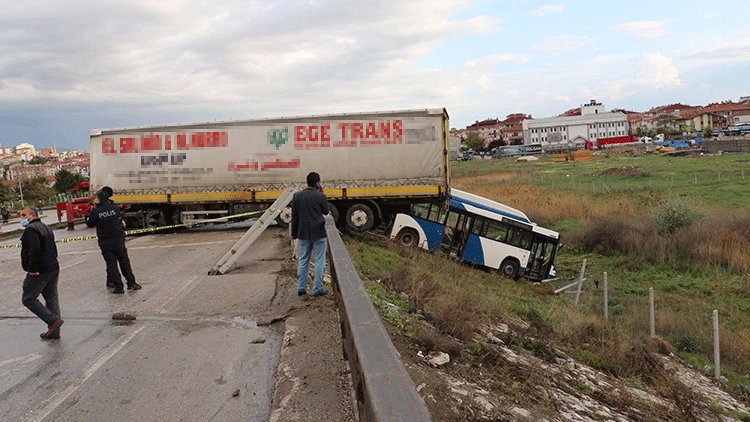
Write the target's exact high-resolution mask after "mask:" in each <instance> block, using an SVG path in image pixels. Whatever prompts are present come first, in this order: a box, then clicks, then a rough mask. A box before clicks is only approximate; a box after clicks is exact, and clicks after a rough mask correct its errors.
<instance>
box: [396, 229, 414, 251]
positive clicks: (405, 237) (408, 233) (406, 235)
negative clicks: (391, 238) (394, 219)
mask: <svg viewBox="0 0 750 422" xmlns="http://www.w3.org/2000/svg"><path fill="white" fill-rule="evenodd" d="M396 238H397V239H398V242H399V243H401V244H402V245H404V246H406V247H407V248H411V247H412V246H416V245H417V243H418V242H419V233H417V231H416V230H414V229H403V230H401V231H400V232H399V233H398V236H397V237H396Z"/></svg>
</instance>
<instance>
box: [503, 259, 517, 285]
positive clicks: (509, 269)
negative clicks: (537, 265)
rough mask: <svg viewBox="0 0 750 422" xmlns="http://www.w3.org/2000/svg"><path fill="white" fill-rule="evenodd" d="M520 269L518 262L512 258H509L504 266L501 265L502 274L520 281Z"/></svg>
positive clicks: (504, 262)
mask: <svg viewBox="0 0 750 422" xmlns="http://www.w3.org/2000/svg"><path fill="white" fill-rule="evenodd" d="M519 267H520V265H519V264H518V261H516V260H515V259H512V258H507V259H506V260H504V261H503V263H502V264H500V268H499V270H500V274H502V275H504V276H506V277H508V278H512V279H513V280H518V269H519Z"/></svg>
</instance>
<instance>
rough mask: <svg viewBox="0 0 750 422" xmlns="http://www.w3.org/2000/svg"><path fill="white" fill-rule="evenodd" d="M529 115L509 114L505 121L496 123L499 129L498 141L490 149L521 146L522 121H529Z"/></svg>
mask: <svg viewBox="0 0 750 422" xmlns="http://www.w3.org/2000/svg"><path fill="white" fill-rule="evenodd" d="M531 118H532V117H531V115H530V114H529V115H526V114H523V113H515V114H509V115H508V116H506V117H505V120H503V121H501V122H498V127H499V129H500V141H499V142H497V145H490V148H494V147H496V146H501V145H522V144H523V121H524V120H526V119H531Z"/></svg>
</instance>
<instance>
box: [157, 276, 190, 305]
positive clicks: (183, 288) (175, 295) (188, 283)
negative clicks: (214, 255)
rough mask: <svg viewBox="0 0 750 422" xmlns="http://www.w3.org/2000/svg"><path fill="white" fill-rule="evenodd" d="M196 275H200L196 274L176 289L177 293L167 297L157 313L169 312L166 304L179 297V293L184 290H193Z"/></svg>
mask: <svg viewBox="0 0 750 422" xmlns="http://www.w3.org/2000/svg"><path fill="white" fill-rule="evenodd" d="M198 277H200V276H199V275H197V276H195V277H193V279H192V280H190V281H189V282H187V284H185V285H183V286H182V288H180V290H178V291H177V293H175V294H174V295H172V297H171V298H169V300H167V301H166V302H164V304H163V305H162V306H161V309H159V310H158V312H157V313H159V314H166V313H167V312H169V309H168V308H167V306H168V305H169V304H171V303H172V302H173V301H174V300H175V299H177V298H178V297H180V295H182V292H185V291H187V292H189V291H190V290H193V287H195V286H194V283H195V280H197V279H198Z"/></svg>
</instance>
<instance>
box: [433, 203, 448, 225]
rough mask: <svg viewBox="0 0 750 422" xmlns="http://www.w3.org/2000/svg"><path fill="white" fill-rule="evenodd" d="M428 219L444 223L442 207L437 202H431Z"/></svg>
mask: <svg viewBox="0 0 750 422" xmlns="http://www.w3.org/2000/svg"><path fill="white" fill-rule="evenodd" d="M429 220H430V221H432V222H433V223H438V224H444V223H445V211H443V207H441V206H440V205H437V204H432V205H431V206H430V218H429Z"/></svg>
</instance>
